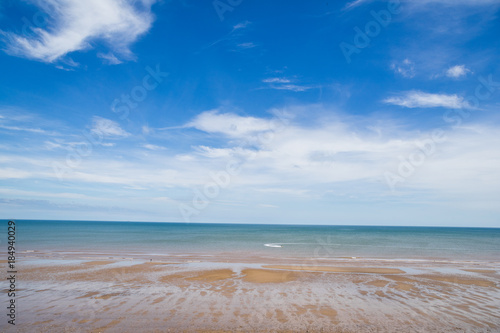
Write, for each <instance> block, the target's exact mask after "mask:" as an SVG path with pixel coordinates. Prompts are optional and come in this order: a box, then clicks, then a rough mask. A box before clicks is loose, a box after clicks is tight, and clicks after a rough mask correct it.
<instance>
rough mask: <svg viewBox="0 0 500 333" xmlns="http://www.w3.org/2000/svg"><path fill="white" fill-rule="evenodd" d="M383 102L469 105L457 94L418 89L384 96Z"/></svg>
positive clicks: (415, 105) (452, 106) (409, 105)
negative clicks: (392, 95) (397, 94)
mask: <svg viewBox="0 0 500 333" xmlns="http://www.w3.org/2000/svg"><path fill="white" fill-rule="evenodd" d="M384 102H385V103H388V104H394V105H399V106H404V107H407V108H436V107H443V108H450V109H459V108H468V107H470V106H469V105H468V104H467V102H465V101H464V99H463V98H462V97H460V96H457V95H446V94H431V93H426V92H423V91H418V90H412V91H406V92H404V93H403V94H401V95H400V96H396V97H389V98H386V99H385V100H384Z"/></svg>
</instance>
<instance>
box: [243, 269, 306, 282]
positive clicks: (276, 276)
mask: <svg viewBox="0 0 500 333" xmlns="http://www.w3.org/2000/svg"><path fill="white" fill-rule="evenodd" d="M241 272H242V273H243V274H244V276H243V280H244V281H247V282H253V283H278V282H289V281H294V280H296V279H297V274H296V273H294V272H286V271H272V270H268V269H254V268H248V269H244V270H243V271H241Z"/></svg>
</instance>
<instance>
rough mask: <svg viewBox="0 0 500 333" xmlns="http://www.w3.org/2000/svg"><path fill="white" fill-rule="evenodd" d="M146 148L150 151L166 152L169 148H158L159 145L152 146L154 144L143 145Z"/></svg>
mask: <svg viewBox="0 0 500 333" xmlns="http://www.w3.org/2000/svg"><path fill="white" fill-rule="evenodd" d="M142 146H143V147H144V148H146V149H149V150H165V149H167V148H165V147H161V146H157V145H152V144H149V143H148V144H145V145H142Z"/></svg>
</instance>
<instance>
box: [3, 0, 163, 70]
mask: <svg viewBox="0 0 500 333" xmlns="http://www.w3.org/2000/svg"><path fill="white" fill-rule="evenodd" d="M32 2H33V3H34V4H36V5H38V6H40V7H41V10H43V11H45V12H46V13H47V14H48V16H49V17H50V22H51V23H52V24H51V25H50V26H49V27H47V28H35V29H33V32H34V34H35V35H34V36H23V35H18V34H15V33H12V32H5V33H4V36H5V38H6V42H7V49H6V51H7V52H8V53H10V54H13V55H17V56H22V57H26V58H30V59H35V60H39V61H43V62H49V63H51V62H55V61H57V60H59V59H61V58H62V57H64V56H65V55H67V54H68V53H70V52H74V51H80V50H85V49H89V48H91V47H92V46H91V45H92V43H95V42H96V41H104V42H105V43H106V44H107V45H108V46H109V48H110V49H111V50H112V51H113V53H117V54H120V55H121V56H122V58H126V59H129V58H131V56H132V55H131V52H130V50H129V45H130V44H131V43H133V42H134V41H135V40H136V39H137V38H138V37H139V36H140V35H141V34H144V33H145V32H146V31H148V30H149V28H150V27H151V24H152V22H153V15H152V14H151V5H152V4H153V2H154V1H152V0H139V1H131V0H85V1H80V0H46V1H44V2H42V1H34V0H32ZM108 58H112V57H110V56H108ZM109 60H110V59H108V61H109ZM113 61H114V62H115V63H116V62H117V61H120V60H118V59H116V60H113Z"/></svg>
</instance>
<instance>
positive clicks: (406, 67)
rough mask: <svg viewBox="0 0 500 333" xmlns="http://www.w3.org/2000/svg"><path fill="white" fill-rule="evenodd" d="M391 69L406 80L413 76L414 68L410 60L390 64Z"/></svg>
mask: <svg viewBox="0 0 500 333" xmlns="http://www.w3.org/2000/svg"><path fill="white" fill-rule="evenodd" d="M391 69H392V70H393V71H394V72H395V73H397V74H399V75H401V76H403V77H406V78H410V79H411V78H412V77H414V76H415V66H414V64H413V62H412V61H411V60H410V59H405V60H403V61H402V62H400V63H392V64H391Z"/></svg>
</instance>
